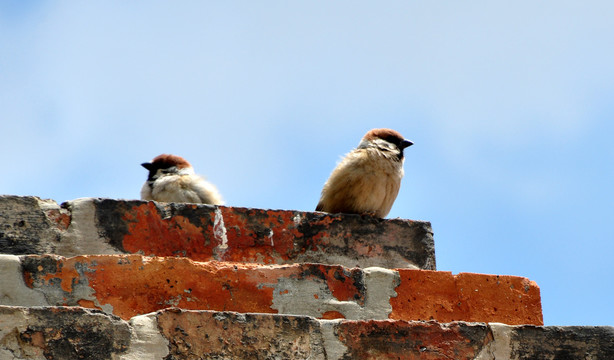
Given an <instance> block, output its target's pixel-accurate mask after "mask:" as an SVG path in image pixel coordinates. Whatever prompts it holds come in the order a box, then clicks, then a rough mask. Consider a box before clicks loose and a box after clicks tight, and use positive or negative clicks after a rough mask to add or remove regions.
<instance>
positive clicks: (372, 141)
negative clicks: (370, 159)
mask: <svg viewBox="0 0 614 360" xmlns="http://www.w3.org/2000/svg"><path fill="white" fill-rule="evenodd" d="M413 144H414V143H413V142H411V141H409V140H406V139H405V138H404V137H403V136H402V135H401V134H400V133H399V132H398V131H395V130H392V129H373V130H369V131H368V132H367V133H366V134H365V136H364V137H363V138H362V140H360V144H358V148H359V149H365V148H369V147H376V148H378V149H380V150H382V151H385V152H394V153H397V154H398V159H399V160H402V159H403V150H404V149H405V148H407V147H410V146H412V145H413Z"/></svg>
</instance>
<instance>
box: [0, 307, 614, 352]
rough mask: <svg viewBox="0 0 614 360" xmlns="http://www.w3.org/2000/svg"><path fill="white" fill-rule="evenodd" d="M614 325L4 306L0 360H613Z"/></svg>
mask: <svg viewBox="0 0 614 360" xmlns="http://www.w3.org/2000/svg"><path fill="white" fill-rule="evenodd" d="M613 358H614V328H613V327H609V326H601V327H577V326H571V327H536V326H530V325H524V326H509V325H503V324H484V323H466V322H452V323H447V324H442V323H437V322H435V321H427V322H423V321H404V320H360V321H354V320H317V319H314V318H311V317H306V316H295V315H277V314H240V313H234V312H215V311H194V310H180V309H167V310H161V311H158V312H156V313H151V314H147V315H142V316H137V317H134V318H132V319H130V321H129V322H126V321H123V320H120V319H118V318H117V317H114V316H113V315H108V314H104V313H102V312H99V311H96V310H91V309H84V308H82V307H37V308H23V307H6V306H0V359H2V360H5V359H7V360H10V359H37V360H38V359H118V360H140V359H159V360H162V359H164V360H171V359H326V360H340V359H342V360H349V359H402V360H405V359H408V360H409V359H454V360H457V359H475V360H501V359H506V360H525V359H547V360H569V359H613Z"/></svg>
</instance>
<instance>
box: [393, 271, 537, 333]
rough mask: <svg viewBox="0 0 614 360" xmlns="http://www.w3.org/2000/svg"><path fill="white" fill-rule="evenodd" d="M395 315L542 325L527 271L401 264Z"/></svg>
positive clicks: (411, 317) (535, 290) (416, 318)
mask: <svg viewBox="0 0 614 360" xmlns="http://www.w3.org/2000/svg"><path fill="white" fill-rule="evenodd" d="M398 271H399V275H400V277H401V284H400V285H399V286H398V287H397V288H396V292H397V294H398V296H397V297H395V298H392V299H391V300H390V302H391V304H392V308H393V310H392V313H391V314H390V318H391V319H412V320H436V321H439V322H451V321H461V320H462V321H483V322H501V323H505V324H510V325H520V324H533V325H543V318H542V309H541V297H540V291H539V287H538V286H537V284H536V283H535V282H533V281H530V280H528V279H526V278H523V277H518V276H499V275H484V274H471V273H461V274H458V275H452V273H450V272H445V271H428V270H407V269H399V270H398Z"/></svg>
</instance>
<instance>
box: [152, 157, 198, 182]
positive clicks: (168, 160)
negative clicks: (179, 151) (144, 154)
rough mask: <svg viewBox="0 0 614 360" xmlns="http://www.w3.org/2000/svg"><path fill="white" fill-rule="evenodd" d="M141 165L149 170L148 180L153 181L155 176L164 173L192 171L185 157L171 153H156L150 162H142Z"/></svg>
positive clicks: (176, 173) (157, 176)
mask: <svg viewBox="0 0 614 360" xmlns="http://www.w3.org/2000/svg"><path fill="white" fill-rule="evenodd" d="M141 166H142V167H144V168H145V169H147V170H149V175H148V176H147V180H148V181H155V180H156V179H157V178H159V177H161V176H165V175H183V174H193V173H194V169H193V168H192V165H190V163H189V162H188V161H187V160H186V159H184V158H182V157H181V156H177V155H171V154H162V155H158V156H156V157H155V158H153V160H151V162H146V163H142V164H141Z"/></svg>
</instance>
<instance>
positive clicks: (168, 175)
mask: <svg viewBox="0 0 614 360" xmlns="http://www.w3.org/2000/svg"><path fill="white" fill-rule="evenodd" d="M141 166H142V167H144V168H145V169H147V170H149V175H148V176H147V181H145V184H143V187H142V188H141V200H154V201H160V202H186V203H202V204H211V205H222V204H223V203H224V202H223V201H222V197H221V196H220V194H219V192H218V191H217V189H216V188H215V186H213V184H211V183H209V182H207V181H205V179H204V178H202V177H201V176H199V175H196V174H195V173H194V168H192V165H190V163H189V162H188V161H187V160H186V159H184V158H182V157H181V156H177V155H170V154H162V155H159V156H156V157H155V158H154V159H153V160H152V161H151V162H146V163H142V164H141Z"/></svg>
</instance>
